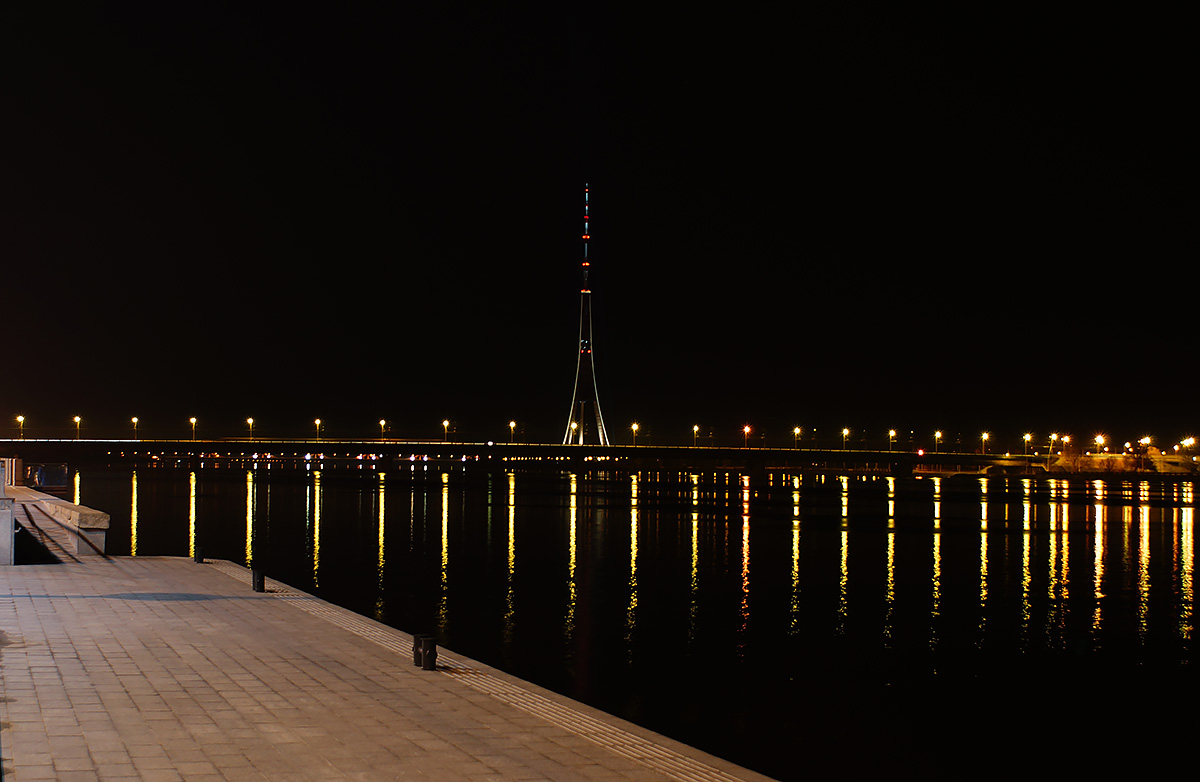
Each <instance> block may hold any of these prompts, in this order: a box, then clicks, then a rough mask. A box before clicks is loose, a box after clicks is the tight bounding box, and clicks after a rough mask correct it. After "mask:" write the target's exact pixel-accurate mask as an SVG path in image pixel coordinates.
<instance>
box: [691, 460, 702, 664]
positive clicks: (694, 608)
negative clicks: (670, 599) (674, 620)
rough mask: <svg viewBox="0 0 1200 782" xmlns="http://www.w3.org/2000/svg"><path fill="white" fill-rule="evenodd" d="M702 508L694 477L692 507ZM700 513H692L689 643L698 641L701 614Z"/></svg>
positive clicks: (698, 486) (695, 511)
mask: <svg viewBox="0 0 1200 782" xmlns="http://www.w3.org/2000/svg"><path fill="white" fill-rule="evenodd" d="M699 506H700V476H699V475H692V507H693V508H698V507H699ZM699 596H700V511H698V510H693V511H692V579H691V597H692V600H691V605H690V606H689V607H688V641H689V642H693V641H695V640H696V621H697V619H698V618H699V613H700V602H699Z"/></svg>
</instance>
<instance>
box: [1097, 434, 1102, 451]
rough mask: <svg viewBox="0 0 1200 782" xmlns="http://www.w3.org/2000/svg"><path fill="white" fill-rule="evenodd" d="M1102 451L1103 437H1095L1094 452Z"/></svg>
mask: <svg viewBox="0 0 1200 782" xmlns="http://www.w3.org/2000/svg"><path fill="white" fill-rule="evenodd" d="M1103 450H1104V435H1102V434H1098V435H1096V452H1097V453H1099V452H1100V451H1103Z"/></svg>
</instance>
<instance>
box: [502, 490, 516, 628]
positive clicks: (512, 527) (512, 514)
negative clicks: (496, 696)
mask: <svg viewBox="0 0 1200 782" xmlns="http://www.w3.org/2000/svg"><path fill="white" fill-rule="evenodd" d="M507 564H508V582H507V584H506V585H505V591H504V645H505V646H506V647H507V646H508V645H509V644H511V643H512V637H513V619H514V617H515V615H516V600H515V597H514V595H513V579H514V574H515V573H516V567H517V475H516V473H512V472H510V473H508V559H507Z"/></svg>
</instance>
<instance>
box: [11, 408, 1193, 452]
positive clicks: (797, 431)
mask: <svg viewBox="0 0 1200 782" xmlns="http://www.w3.org/2000/svg"><path fill="white" fill-rule="evenodd" d="M16 421H17V426H18V427H19V429H20V438H21V439H22V440H23V439H25V416H24V415H18V416H17V417H16ZM72 421H73V422H74V424H75V439H76V440H78V439H79V438H80V425H81V424H82V422H83V418H82V417H81V416H75V417H74V418H73V419H72ZM129 421H130V423H131V424H132V425H133V438H134V439H135V440H136V439H137V430H138V423H139V421H138V417H137V416H133V417H132V418H130V419H129ZM188 423H189V424H190V425H191V430H192V440H195V439H196V417H195V416H193V417H191V418H189V419H188ZM323 425H324V423H323V422H322V420H321V419H320V418H317V419H314V420H313V426H314V428H315V434H316V437H317V439H318V440H319V439H321V429H322V427H323ZM246 426H247V427H248V429H249V433H250V437H251V438H253V437H254V419H253V418H247V419H246ZM574 426H575V424H574V423H572V427H574ZM629 428H630V431H631V432H632V434H633V444H634V445H637V438H638V432H639V430H640V429H641V426H640V425H639V424H638V423H637V422H636V421H635V422H633V423H632V424H631V425H630V427H629ZM516 431H517V422H516V421H509V422H508V432H509V442H510V443H513V442H516ZM751 431H752V428H751V426H750V425H749V424H746V425H745V426H743V427H742V445H743V447H749V445H750V433H751ZM386 433H387V420H386V419H383V418H381V419H379V436H380V437H381V438H382V437H384V436H385V434H386ZM802 433H803V430H802V428H801V427H799V426H797V427H794V428H793V429H792V438H793V445H794V446H795V447H799V445H800V435H801V434H802ZM699 436H700V425H699V424H694V425H693V426H692V445H693V446H695V445H696V444H697V439H698V438H699ZM849 437H850V429H849V428H843V429H842V449H843V450H845V449H846V446H847V441H848V439H849ZM887 437H888V451H891V450H892V448H893V446H894V445H895V442H896V430H895V429H889V430H888V432H887ZM1021 439H1022V442H1023V444H1024V449H1025V455H1026V456H1028V455H1029V447H1030V444H1031V443H1032V442H1033V434H1032V433H1031V432H1026V433H1025V434H1024V435H1022V437H1021ZM942 440H943V434H942V432H941V430H938V431H935V432H934V433H933V452H934V453H937V452H938V448H939V447H940V445H941V443H942ZM442 441H443V442H449V441H450V420H449V419H443V420H442ZM990 441H991V433H989V432H981V433H980V435H979V446H980V451H981V452H982V453H987V448H988V443H989V442H990ZM1093 442H1094V443H1095V445H1096V450H1097V452H1106V451H1107V450H1108V448H1107V447H1106V446H1107V442H1108V440H1107V438H1106V437H1105V436H1104V435H1102V434H1099V435H1096V437H1095V439H1094V441H1093ZM1070 443H1071V437H1070V435H1065V434H1064V435H1059V434H1058V433H1052V434H1050V436H1049V441H1048V445H1049V449H1050V451H1051V452H1053V451H1054V450H1055V449H1056V448H1057V447H1058V446H1059V445H1060V444H1061V445H1062V446H1063V447H1067V446H1069V445H1070ZM1150 443H1151V438H1150V437H1143V438H1142V439H1140V440H1138V444H1139V445H1141V446H1142V447H1149V446H1150ZM1194 445H1195V438H1194V437H1188V438H1186V439H1184V440H1181V441H1180V442H1179V443H1178V444H1176V445H1175V446H1174V449H1175V450H1176V451H1178V450H1179V449H1180V448H1190V447H1192V446H1194ZM1132 448H1133V445H1132V443H1128V442H1127V443H1125V449H1126V450H1131V449H1132Z"/></svg>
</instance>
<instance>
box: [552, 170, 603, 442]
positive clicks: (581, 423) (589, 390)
mask: <svg viewBox="0 0 1200 782" xmlns="http://www.w3.org/2000/svg"><path fill="white" fill-rule="evenodd" d="M590 238H591V231H590V230H589V229H588V188H587V184H586V183H584V185H583V287H582V288H580V290H579V356H578V358H577V359H576V362H575V391H574V392H572V394H571V414H570V416H568V417H567V431H566V433H564V434H563V445H568V444H571V443H576V444H579V445H583V444H584V443H585V442H586V441H587V438H593V440H594V441H595V442H596V443H599V444H600V445H608V444H609V442H608V432H606V431H605V430H604V416H603V415H602V414H601V413H600V394H599V392H598V391H597V390H596V365H595V363H594V362H593V358H592V291H591V288H590V287H589V286H588V267H589V265H590V264H589V262H588V239H590ZM589 421H594V424H593V426H594V428H593V429H591V430H589V429H588V422H589Z"/></svg>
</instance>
